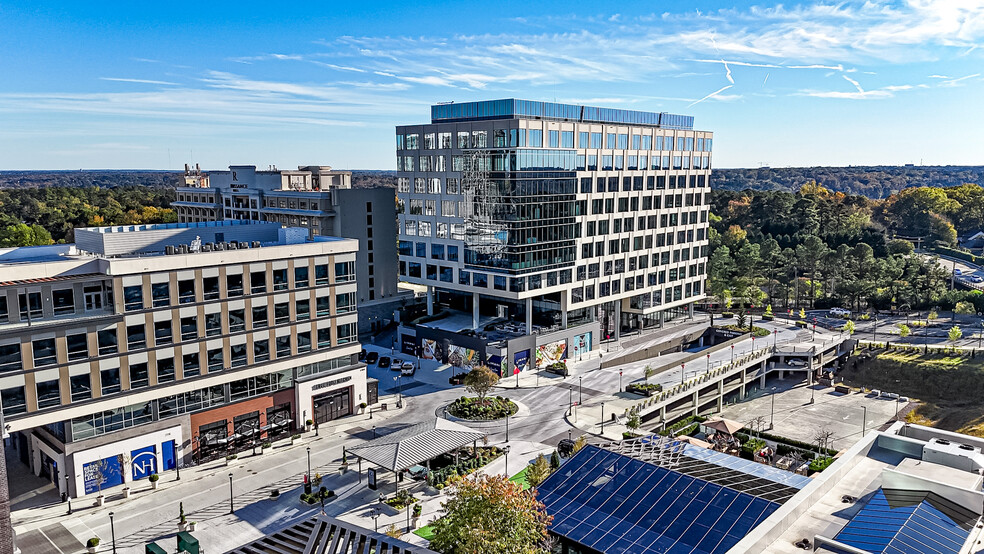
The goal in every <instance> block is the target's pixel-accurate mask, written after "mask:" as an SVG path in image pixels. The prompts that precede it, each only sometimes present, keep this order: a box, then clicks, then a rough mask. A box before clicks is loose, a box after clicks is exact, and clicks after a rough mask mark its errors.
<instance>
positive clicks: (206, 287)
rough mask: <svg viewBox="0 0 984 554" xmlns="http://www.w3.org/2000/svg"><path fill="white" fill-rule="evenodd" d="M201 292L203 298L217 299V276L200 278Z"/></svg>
mask: <svg viewBox="0 0 984 554" xmlns="http://www.w3.org/2000/svg"><path fill="white" fill-rule="evenodd" d="M202 294H203V297H204V298H205V300H218V299H219V278H218V277H205V278H203V279H202Z"/></svg>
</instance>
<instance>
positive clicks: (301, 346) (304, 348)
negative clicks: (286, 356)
mask: <svg viewBox="0 0 984 554" xmlns="http://www.w3.org/2000/svg"><path fill="white" fill-rule="evenodd" d="M310 351H311V331H304V332H303V333H297V353H298V354H302V353H304V352H310Z"/></svg>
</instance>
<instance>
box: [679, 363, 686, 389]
mask: <svg viewBox="0 0 984 554" xmlns="http://www.w3.org/2000/svg"><path fill="white" fill-rule="evenodd" d="M686 368H687V364H680V384H681V385H682V384H683V378H684V375H686V374H687V373H686V371H685V369H686Z"/></svg>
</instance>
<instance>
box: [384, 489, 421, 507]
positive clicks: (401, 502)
mask: <svg viewBox="0 0 984 554" xmlns="http://www.w3.org/2000/svg"><path fill="white" fill-rule="evenodd" d="M416 502H418V500H417V499H416V498H415V497H414V496H413V495H412V494H410V491H408V490H406V489H403V490H401V491H399V492H397V493H396V495H395V496H393V497H392V498H387V499H386V500H384V501H383V504H386V505H387V506H389V507H390V508H393V509H395V510H402V509H404V508H406V507H407V506H410V505H412V504H415V503H416Z"/></svg>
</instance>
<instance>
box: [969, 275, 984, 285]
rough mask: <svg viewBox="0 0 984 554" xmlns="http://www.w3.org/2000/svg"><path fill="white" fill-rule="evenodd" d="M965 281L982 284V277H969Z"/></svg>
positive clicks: (983, 280)
mask: <svg viewBox="0 0 984 554" xmlns="http://www.w3.org/2000/svg"><path fill="white" fill-rule="evenodd" d="M967 279H969V280H970V282H971V283H984V277H981V276H980V275H971V276H970V277H967Z"/></svg>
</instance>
